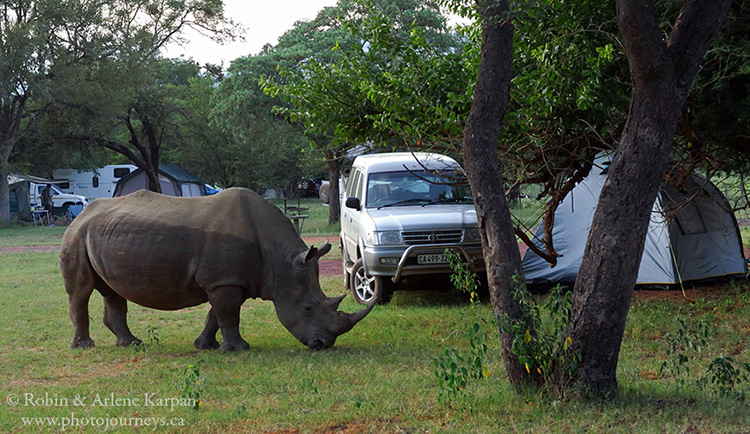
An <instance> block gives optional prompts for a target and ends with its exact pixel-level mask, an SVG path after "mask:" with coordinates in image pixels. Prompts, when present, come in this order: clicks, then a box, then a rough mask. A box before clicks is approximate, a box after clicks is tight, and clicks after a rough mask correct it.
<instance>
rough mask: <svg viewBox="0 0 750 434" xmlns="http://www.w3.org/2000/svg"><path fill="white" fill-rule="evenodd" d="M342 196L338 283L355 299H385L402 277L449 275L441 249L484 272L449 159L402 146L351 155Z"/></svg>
mask: <svg viewBox="0 0 750 434" xmlns="http://www.w3.org/2000/svg"><path fill="white" fill-rule="evenodd" d="M345 197H346V200H345V203H344V206H343V208H342V212H341V243H342V257H343V261H344V282H345V284H346V285H348V286H349V287H350V288H351V290H352V293H353V294H354V297H355V299H356V300H357V302H359V303H362V304H366V303H370V302H372V301H373V300H375V299H379V302H380V303H387V302H388V301H390V299H391V297H392V296H393V291H394V290H395V289H396V283H399V282H400V281H401V280H402V278H404V277H407V276H415V275H435V274H446V275H447V274H450V273H451V269H450V266H449V264H448V261H447V259H446V257H445V255H444V252H445V250H446V249H451V250H453V251H455V252H458V253H460V254H461V255H463V257H464V259H465V260H466V261H467V262H468V264H469V265H470V267H471V268H473V270H474V271H484V262H483V258H482V248H481V244H480V238H479V230H478V228H477V217H476V212H475V211H474V205H473V201H472V197H471V190H470V189H469V186H468V184H467V182H466V179H465V177H464V173H463V169H461V166H459V165H458V163H456V161H454V160H453V159H451V158H449V157H446V156H444V155H439V154H429V153H410V152H402V153H387V154H372V155H363V156H360V157H357V159H355V160H354V163H353V167H352V170H351V174H350V176H349V182H348V183H347V187H346V195H345Z"/></svg>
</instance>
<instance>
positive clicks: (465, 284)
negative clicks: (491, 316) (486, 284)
mask: <svg viewBox="0 0 750 434" xmlns="http://www.w3.org/2000/svg"><path fill="white" fill-rule="evenodd" d="M443 254H444V255H445V257H446V258H447V259H448V263H449V264H450V267H451V269H452V270H453V274H451V276H450V279H451V283H453V286H455V287H456V289H458V290H459V291H461V292H463V293H465V294H468V295H469V300H470V301H471V306H472V307H474V306H476V305H478V304H479V292H478V291H477V289H478V288H479V281H478V280H477V275H476V273H473V272H472V271H471V270H470V269H469V267H468V266H467V265H466V263H465V262H464V261H463V258H462V257H461V255H459V254H458V253H456V252H455V251H453V250H450V249H445V252H443Z"/></svg>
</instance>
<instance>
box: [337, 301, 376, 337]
mask: <svg viewBox="0 0 750 434" xmlns="http://www.w3.org/2000/svg"><path fill="white" fill-rule="evenodd" d="M375 304H376V303H374V302H373V303H370V304H369V305H368V306H367V307H366V308H364V309H362V310H360V311H359V312H354V313H346V312H339V313H338V314H339V321H338V323H339V324H338V325H339V328H338V330H337V331H336V336H338V335H342V334H344V333H346V332H348V331H349V330H351V329H352V327H354V326H355V325H356V324H357V323H358V322H360V321H361V320H362V318H364V317H366V316H367V314H369V313H370V312H371V311H372V308H373V307H375Z"/></svg>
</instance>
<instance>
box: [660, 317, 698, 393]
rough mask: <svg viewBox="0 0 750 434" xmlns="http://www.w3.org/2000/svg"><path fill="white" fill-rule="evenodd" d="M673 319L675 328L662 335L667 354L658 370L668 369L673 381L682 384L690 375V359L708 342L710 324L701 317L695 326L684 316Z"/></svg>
mask: <svg viewBox="0 0 750 434" xmlns="http://www.w3.org/2000/svg"><path fill="white" fill-rule="evenodd" d="M674 321H675V323H676V324H677V330H676V331H674V332H670V333H667V334H666V335H664V340H665V341H666V342H667V354H666V360H664V362H662V364H661V367H660V368H659V372H663V371H665V370H668V371H669V373H670V374H671V375H672V377H674V379H675V381H677V383H678V384H679V385H680V386H684V385H685V382H686V380H687V379H688V378H689V377H690V361H691V360H693V359H695V357H696V355H697V354H698V353H700V352H701V350H702V348H703V347H705V346H706V345H707V344H708V336H709V334H710V333H711V326H710V324H709V323H708V321H707V320H706V319H705V318H701V319H700V321H698V323H697V324H696V325H695V327H691V325H690V324H689V323H688V322H687V321H686V320H685V318H675V320H674Z"/></svg>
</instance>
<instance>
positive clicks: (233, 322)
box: [206, 286, 250, 351]
mask: <svg viewBox="0 0 750 434" xmlns="http://www.w3.org/2000/svg"><path fill="white" fill-rule="evenodd" d="M208 301H209V303H211V312H213V314H214V315H215V317H216V322H217V324H218V326H219V328H220V329H221V336H222V337H223V338H224V340H223V342H222V343H221V347H220V348H221V349H222V350H224V351H237V350H247V349H248V348H250V345H249V344H248V343H247V342H246V341H245V340H244V339H242V336H241V335H240V306H242V303H243V302H244V301H245V297H244V296H243V290H242V288H240V287H238V286H224V287H220V288H214V289H213V290H211V291H209V292H208ZM210 315H211V314H210V313H209V318H208V319H207V324H206V325H207V326H208V325H210V324H209V322H210ZM209 331H210V330H209Z"/></svg>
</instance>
